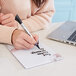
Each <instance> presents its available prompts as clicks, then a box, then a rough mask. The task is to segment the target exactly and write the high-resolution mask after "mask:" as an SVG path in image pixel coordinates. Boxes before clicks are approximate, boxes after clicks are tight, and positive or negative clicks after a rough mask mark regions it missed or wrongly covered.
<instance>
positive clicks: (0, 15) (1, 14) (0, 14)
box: [0, 13, 4, 24]
mask: <svg viewBox="0 0 76 76" xmlns="http://www.w3.org/2000/svg"><path fill="white" fill-rule="evenodd" d="M3 15H4V14H3V13H0V24H1V17H2V16H3Z"/></svg>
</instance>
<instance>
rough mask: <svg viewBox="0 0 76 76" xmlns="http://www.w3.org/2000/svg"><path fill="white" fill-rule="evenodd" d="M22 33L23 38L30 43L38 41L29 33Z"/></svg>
mask: <svg viewBox="0 0 76 76" xmlns="http://www.w3.org/2000/svg"><path fill="white" fill-rule="evenodd" d="M22 35H23V39H24V40H25V41H27V42H28V43H30V44H35V43H36V41H35V40H34V39H33V38H31V37H30V36H29V35H28V34H26V33H23V34H22Z"/></svg>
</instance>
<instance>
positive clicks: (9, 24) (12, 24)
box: [4, 21, 18, 27]
mask: <svg viewBox="0 0 76 76" xmlns="http://www.w3.org/2000/svg"><path fill="white" fill-rule="evenodd" d="M17 25H18V24H17V22H16V21H14V22H9V23H7V24H4V26H9V27H15V26H17Z"/></svg>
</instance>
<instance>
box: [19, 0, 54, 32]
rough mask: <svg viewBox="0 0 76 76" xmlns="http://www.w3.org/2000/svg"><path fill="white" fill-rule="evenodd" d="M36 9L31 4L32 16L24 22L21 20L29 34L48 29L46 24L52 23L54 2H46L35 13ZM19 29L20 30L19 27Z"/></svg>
mask: <svg viewBox="0 0 76 76" xmlns="http://www.w3.org/2000/svg"><path fill="white" fill-rule="evenodd" d="M33 6H34V7H33ZM36 8H37V7H36V6H35V4H33V5H32V9H33V10H32V16H31V17H29V18H28V19H26V20H23V23H24V24H25V26H26V27H27V28H28V30H29V31H30V32H34V31H37V30H41V29H45V28H46V27H48V24H49V23H50V22H51V21H52V17H53V14H54V12H55V9H54V0H46V2H45V4H44V5H43V6H41V8H39V10H37V11H36V12H35V9H36ZM19 29H22V28H21V27H20V25H19Z"/></svg>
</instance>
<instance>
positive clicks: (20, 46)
mask: <svg viewBox="0 0 76 76" xmlns="http://www.w3.org/2000/svg"><path fill="white" fill-rule="evenodd" d="M14 47H15V49H16V50H25V49H26V50H27V49H28V48H27V47H25V46H23V45H22V44H15V45H14Z"/></svg>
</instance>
